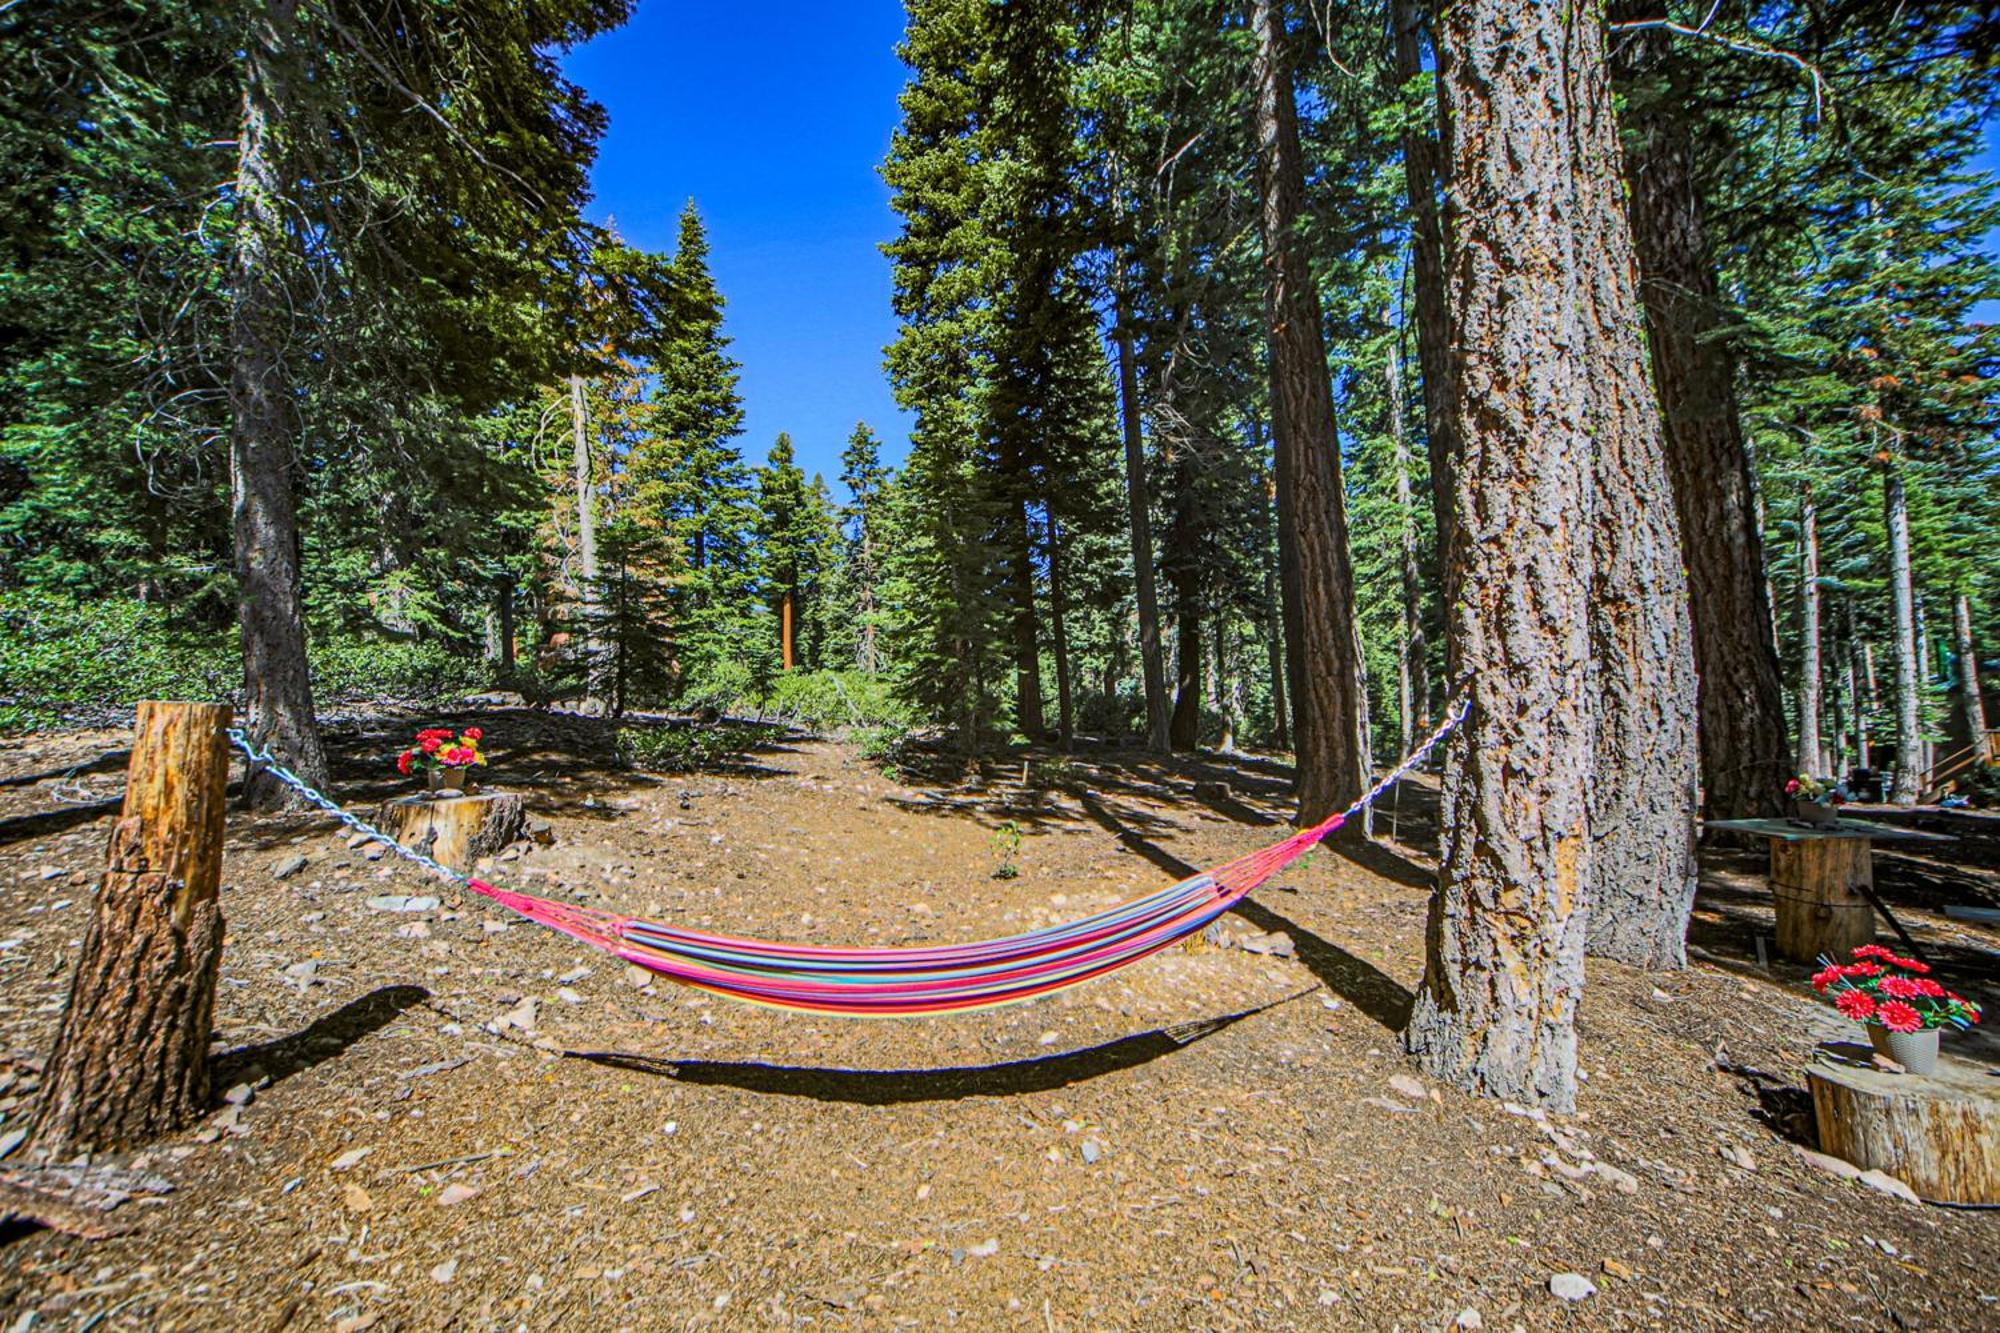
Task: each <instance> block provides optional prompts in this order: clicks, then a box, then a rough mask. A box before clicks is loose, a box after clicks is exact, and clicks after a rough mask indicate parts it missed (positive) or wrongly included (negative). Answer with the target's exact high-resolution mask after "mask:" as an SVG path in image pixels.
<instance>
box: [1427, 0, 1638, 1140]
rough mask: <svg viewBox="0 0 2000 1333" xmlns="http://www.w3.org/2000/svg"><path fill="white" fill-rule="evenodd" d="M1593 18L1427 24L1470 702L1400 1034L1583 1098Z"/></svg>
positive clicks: (1449, 769)
mask: <svg viewBox="0 0 2000 1333" xmlns="http://www.w3.org/2000/svg"><path fill="white" fill-rule="evenodd" d="M1600 17H1601V15H1600V14H1599V13H1598V12H1597V11H1594V10H1591V9H1589V8H1582V9H1579V8H1578V7H1577V6H1575V5H1571V4H1563V5H1548V6H1533V7H1527V8H1523V7H1521V6H1518V5H1515V4H1512V3H1509V0H1464V3H1460V4H1457V5H1454V6H1452V7H1451V8H1450V9H1449V10H1448V11H1447V12H1446V13H1445V15H1444V16H1443V18H1442V19H1441V21H1440V31H1439V34H1438V47H1439V57H1440V65H1441V71H1440V73H1441V79H1440V81H1441V83H1442V84H1443V88H1444V96H1445V102H1446V109H1447V112H1448V116H1447V121H1446V123H1447V126H1448V130H1447V135H1446V158H1447V161H1448V162H1449V166H1450V182H1449V189H1450V194H1451V196H1452V197H1453V199H1454V200H1455V201H1456V202H1457V205H1458V210H1459V211H1458V215H1457V220H1456V225H1455V227H1454V229H1453V239H1452V244H1451V251H1450V289H1449V290H1450V299H1451V319H1452V327H1453V328H1455V329H1456V330H1458V339H1457V345H1458V347H1459V357H1460V360H1459V363H1458V366H1457V373H1456V376H1455V380H1456V384H1457V397H1456V400H1455V401H1454V403H1453V404H1452V411H1453V414H1454V422H1455V424H1456V426H1457V428H1458V432H1459V450H1460V452H1459V456H1458V459H1457V465H1456V467H1455V468H1454V469H1453V475H1452V490H1453V519H1454V521H1453V524H1452V531H1451V538H1450V545H1449V548H1448V549H1449V554H1448V563H1449V566H1450V569H1451V573H1452V577H1453V579H1454V583H1453V586H1454V587H1455V588H1456V589H1457V595H1456V596H1454V597H1453V598H1452V599H1451V600H1450V601H1449V602H1448V603H1447V607H1448V609H1447V613H1446V624H1447V631H1448V635H1449V637H1448V640H1447V644H1448V648H1449V650H1450V654H1451V662H1452V674H1453V676H1454V678H1458V677H1461V676H1462V677H1463V678H1465V679H1466V680H1467V682H1468V684H1467V687H1466V688H1467V690H1468V695H1469V701H1470V705H1471V711H1470V713H1469V714H1468V716H1467V718H1466V721H1465V723H1464V724H1463V725H1461V726H1460V727H1459V728H1458V730H1457V731H1456V732H1455V733H1454V734H1453V736H1452V738H1451V741H1450V742H1449V746H1448V749H1447V753H1446V761H1445V776H1444V792H1443V799H1444V841H1443V847H1442V851H1441V856H1440V859H1439V869H1438V891H1437V893H1436V895H1435V896H1434V897H1433V898H1432V900H1431V913H1430V927H1429V932H1428V937H1427V948H1426V956H1425V965H1424V978H1423V981H1422V983H1421V985H1420V986H1419V988H1418V991H1417V997H1416V1004H1415V1007H1414V1009H1413V1011H1412V1013H1411V1017H1410V1026H1409V1029H1408V1031H1407V1032H1406V1033H1405V1041H1406V1043H1407V1045H1408V1047H1409V1049H1410V1051H1411V1053H1412V1054H1413V1055H1414V1056H1415V1057H1416V1059H1417V1061H1418V1063H1419V1064H1421V1065H1422V1066H1423V1067H1424V1068H1425V1069H1426V1070H1428V1071H1429V1072H1430V1073H1431V1074H1433V1075H1434V1076H1436V1077H1437V1078H1439V1079H1441V1080H1443V1081H1445V1082H1448V1083H1451V1084H1453V1085H1455V1086H1457V1087H1460V1088H1464V1089H1466V1090H1468V1091H1471V1092H1475V1093H1482V1094H1487V1095H1491V1096H1498V1097H1509V1098H1514V1099H1516V1100H1522V1101H1528V1102H1533V1103H1537V1104H1540V1105H1544V1106H1551V1107H1555V1108H1559V1109H1568V1108H1569V1107H1570V1106H1572V1105H1573V1104H1574V1102H1575V1098H1576V1027H1575V1020H1576V1005H1577V1000H1578V997H1579V996H1580V994H1581V993H1582V989H1583V958H1584V942H1585V926H1586V920H1587V911H1588V907H1587V895H1588V891H1589V886H1590V884H1591V857H1592V854H1593V853H1592V845H1591V843H1592V840H1591V836H1590V810H1589V797H1588V791H1589V786H1590V776H1591V771H1592V765H1593V755H1594V748H1593V744H1592V735H1593V724H1592V717H1591V707H1590V702H1589V693H1588V685H1589V680H1588V676H1589V670H1590V574H1591V551H1590V546H1591V542H1590V533H1591V521H1592V508H1593V501H1592V497H1593V492H1594V489H1595V475H1594V464H1593V456H1594V453H1595V446H1594V443H1593V441H1592V428H1593V425H1594V419H1593V415H1592V403H1591V390H1590V384H1589V377H1590V374H1591V371H1592V369H1593V367H1592V365H1591V355H1592V335H1591V330H1590V329H1589V328H1588V327H1587V326H1588V323H1589V320H1588V318H1587V317H1586V316H1585V314H1584V304H1585V302H1586V300H1587V299H1588V297H1587V294H1586V293H1585V292H1584V291H1583V290H1582V289H1581V285H1580V281H1579V279H1580V274H1581V271H1582V268H1583V262H1584V260H1583V256H1582V255H1580V254H1579V249H1580V247H1581V246H1582V245H1583V244H1585V242H1586V236H1585V235H1584V234H1581V233H1580V232H1579V230H1578V228H1577V225H1576V220H1575V217H1574V212H1575V209H1574V205H1575V202H1576V200H1575V189H1576V184H1575V162H1574V158H1575V153H1574V149H1573V145H1572V135H1573V133H1574V126H1575V123H1576V121H1577V119H1578V112H1577V109H1576V106H1575V103H1576V99H1577V98H1578V96H1579V95H1581V94H1587V93H1590V92H1592V91H1595V92H1597V93H1601V92H1602V80H1601V78H1600V77H1598V69H1597V64H1598V62H1599V61H1600V60H1601V40H1602V39H1601V37H1599V36H1597V35H1596V34H1597V23H1598V20H1599V18H1600Z"/></svg>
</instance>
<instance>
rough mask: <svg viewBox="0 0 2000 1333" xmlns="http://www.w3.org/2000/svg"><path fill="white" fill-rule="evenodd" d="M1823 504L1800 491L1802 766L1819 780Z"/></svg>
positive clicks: (1822, 760) (1822, 749)
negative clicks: (1820, 519)
mask: <svg viewBox="0 0 2000 1333" xmlns="http://www.w3.org/2000/svg"><path fill="white" fill-rule="evenodd" d="M1823 674H1824V669H1823V667H1822V666H1821V663H1820V635H1819V504H1818V502H1817V501H1816V500H1815V499H1814V498H1813V488H1812V483H1811V482H1810V481H1808V482H1806V483H1805V485H1804V487H1803V488H1802V489H1801V490H1800V491H1799V763H1800V764H1801V765H1802V766H1803V767H1804V768H1805V770H1806V772H1808V773H1810V774H1812V775H1813V776H1814V777H1819V776H1821V775H1822V774H1824V773H1825V772H1826V771H1827V764H1826V746H1825V744H1824V743H1823V742H1822V741H1821V740H1820V713H1821V711H1822V704H1821V701H1820V681H1821V676H1822V675H1823Z"/></svg>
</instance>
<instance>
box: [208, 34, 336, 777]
mask: <svg viewBox="0 0 2000 1333" xmlns="http://www.w3.org/2000/svg"><path fill="white" fill-rule="evenodd" d="M296 19H297V5H296V3H295V0H273V3H271V4H269V5H267V6H265V7H264V9H263V12H262V17H261V21H258V22H255V23H253V24H252V28H251V31H250V33H249V40H248V41H247V42H246V43H245V50H244V61H243V69H244V79H243V124H242V127H241V129H240V130H239V132H238V134H237V142H236V226H235V238H234V239H235V252H234V254H233V255H232V256H231V261H230V304H231V309H230V344H231V359H230V368H229V413H230V431H229V488H230V502H231V526H232V528H233V535H234V542H235V568H236V583H237V624H238V629H239V631H240V634H241V637H242V643H243V699H244V727H245V730H247V731H248V732H249V734H250V737H251V739H252V740H254V741H256V742H257V743H258V744H259V745H261V746H263V747H264V748H265V749H267V750H269V751H271V753H272V754H274V755H275V756H277V758H278V760H279V762H281V763H283V764H284V765H285V766H286V767H288V768H290V769H291V770H292V771H293V772H295V773H297V774H298V775H299V776H300V777H302V778H304V779H305V780H306V781H307V782H310V783H312V784H313V785H314V786H318V787H324V786H325V785H326V784H327V764H326V752H325V750H324V749H323V748H322V746H321V744H320V736H319V726H318V724H317V723H316V721H315V720H314V715H313V695H312V673H311V669H310V668H309V666H308V665H307V661H306V623H305V614H304V609H303V606H302V604H301V601H300V596H299V520H298V504H297V500H296V497H295V496H294V495H293V492H292V467H293V461H294V449H293V441H292V434H293V418H292V407H291V377H290V373H289V370H288V368H287V366H286V364H285V349H286V345H287V343H288V342H289V340H290V334H291V302H290V299H289V296H288V293H287V291H286V284H285V270H286V268H287V267H288V266H287V263H286V256H287V254H288V252H289V251H288V244H289V243H288V241H287V232H286V226H285V199H284V167H283V160H284V156H285V132H286V125H285V110H286V99H287V96H288V86H287V70H286V65H285V62H286V61H287V60H288V59H289V53H290V52H291V51H292V50H293V49H294V46H295V41H296V38H295V31H294V30H295V28H296ZM244 798H245V800H246V801H247V802H248V803H249V804H250V805H251V806H252V808H255V809H276V808H279V807H283V806H287V805H290V804H292V803H294V800H295V798H294V797H293V795H292V793H291V791H290V789H288V788H286V787H284V786H283V785H281V784H280V783H279V782H278V781H277V779H276V778H274V777H272V776H271V775H270V774H268V773H265V772H263V771H262V770H261V769H260V770H258V771H257V772H254V773H251V774H249V775H248V777H247V779H246V781H245V783H244Z"/></svg>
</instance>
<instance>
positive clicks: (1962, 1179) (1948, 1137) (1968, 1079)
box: [1806, 1045, 2000, 1204]
mask: <svg viewBox="0 0 2000 1333" xmlns="http://www.w3.org/2000/svg"><path fill="white" fill-rule="evenodd" d="M1848 1053H1852V1055H1853V1057H1854V1058H1848ZM1867 1055H1868V1049H1867V1048H1866V1047H1858V1046H1848V1045H1838V1046H1833V1047H1826V1048H1822V1049H1821V1052H1820V1054H1819V1055H1817V1056H1816V1057H1814V1059H1813V1061H1812V1063H1811V1064H1809V1065H1808V1066H1807V1067H1806V1084H1807V1086H1809V1087H1810V1088H1811V1089H1812V1099H1813V1116H1814V1118H1815V1119H1816V1120H1817V1121H1818V1123H1819V1143H1820V1147H1821V1148H1822V1149H1824V1150H1825V1151H1827V1152H1829V1153H1832V1154H1833V1155H1834V1156H1836V1157H1839V1158H1841V1159H1842V1160H1843V1161H1848V1162H1852V1163H1854V1165H1856V1166H1858V1167H1861V1168H1862V1169H1863V1170H1879V1171H1885V1172H1887V1173H1888V1174H1890V1175H1892V1176H1895V1177H1896V1178H1897V1179H1899V1180H1901V1181H1902V1182H1903V1183H1904V1184H1906V1185H1908V1186H1909V1187H1910V1188H1911V1189H1913V1190H1915V1191H1916V1192H1917V1194H1918V1196H1919V1197H1921V1198H1925V1199H1930V1200H1932V1201H1934V1202H1937V1203H1982V1204H2000V1087H1995V1086H1993V1085H1994V1084H2000V1079H1995V1078H1993V1077H1992V1076H1990V1075H1989V1074H1987V1073H1986V1070H1985V1068H1984V1067H1983V1066H1981V1065H1978V1064H1975V1063H1973V1062H1971V1061H1967V1060H1960V1059H1957V1058H1956V1057H1953V1056H1949V1055H1941V1056H1939V1057H1938V1065H1937V1072H1936V1073H1935V1074H1930V1075H1917V1074H1893V1073H1890V1072H1888V1071H1887V1070H1884V1069H1880V1068H1877V1067H1876V1066H1874V1065H1872V1064H1870V1063H1869V1062H1868V1060H1867Z"/></svg>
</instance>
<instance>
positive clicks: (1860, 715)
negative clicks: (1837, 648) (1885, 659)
mask: <svg viewBox="0 0 2000 1333" xmlns="http://www.w3.org/2000/svg"><path fill="white" fill-rule="evenodd" d="M1853 618H1854V613H1853V609H1852V607H1850V608H1849V610H1848V620H1849V622H1850V623H1851V622H1852V620H1853ZM1855 653H1856V655H1857V656H1858V657H1859V658H1860V659H1861V684H1862V687H1863V689H1864V690H1865V691H1866V692H1867V695H1866V698H1865V699H1864V701H1863V703H1862V704H1861V706H1860V707H1857V708H1856V709H1855V710H1854V715H1855V719H1856V721H1855V731H1856V734H1857V739H1856V745H1857V747H1858V749H1859V752H1860V755H1861V767H1863V768H1873V767H1874V758H1875V753H1874V747H1873V746H1872V745H1871V744H1870V743H1869V739H1870V738H1869V729H1870V726H1871V724H1872V722H1873V720H1874V718H1875V715H1876V714H1877V713H1879V712H1881V711H1882V696H1881V694H1880V693H1878V692H1877V691H1876V689H1875V647H1874V645H1873V644H1868V643H1861V644H1859V645H1858V646H1857V647H1856V648H1855Z"/></svg>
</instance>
